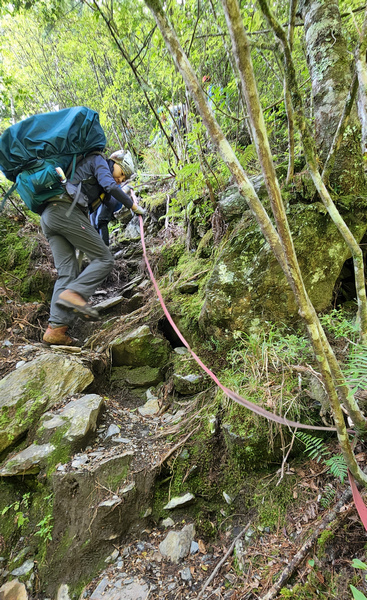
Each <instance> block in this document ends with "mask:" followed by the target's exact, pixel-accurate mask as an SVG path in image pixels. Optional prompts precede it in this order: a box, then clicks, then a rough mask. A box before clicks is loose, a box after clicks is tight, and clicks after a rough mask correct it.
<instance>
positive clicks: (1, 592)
mask: <svg viewBox="0 0 367 600" xmlns="http://www.w3.org/2000/svg"><path fill="white" fill-rule="evenodd" d="M0 598H1V600H28V594H27V590H26V587H25V585H24V583H20V581H18V579H13V580H12V581H8V582H7V583H4V585H2V586H1V587H0Z"/></svg>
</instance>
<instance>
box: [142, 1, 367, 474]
mask: <svg viewBox="0 0 367 600" xmlns="http://www.w3.org/2000/svg"><path fill="white" fill-rule="evenodd" d="M145 3H146V4H147V6H148V7H149V8H150V9H151V10H152V13H153V15H154V17H155V20H156V23H157V25H158V27H159V29H160V31H161V33H162V36H163V38H164V40H165V43H166V46H167V48H168V49H169V51H170V53H171V55H172V57H173V59H174V61H175V64H176V66H177V68H178V69H179V71H180V73H181V75H182V76H183V78H184V80H185V83H186V86H187V87H188V89H189V91H190V93H191V95H192V97H193V99H194V101H195V104H196V106H197V109H198V111H199V113H200V115H201V117H202V119H203V121H204V123H205V125H206V127H207V129H208V132H209V134H210V136H211V138H212V140H213V142H214V144H215V145H216V147H217V149H218V151H219V153H220V155H221V156H222V158H223V160H224V161H225V162H226V164H227V166H228V167H229V169H230V170H231V172H232V173H233V175H234V177H235V178H236V180H237V183H238V185H239V188H240V190H241V193H242V194H243V195H244V196H245V197H246V200H247V201H248V204H249V206H250V208H251V210H252V212H253V214H254V215H255V217H256V219H257V221H258V223H259V225H260V228H261V230H262V232H263V234H264V236H265V237H266V239H267V241H268V242H269V243H270V245H271V247H272V249H273V251H274V253H275V255H276V257H277V259H278V261H279V263H280V265H281V266H282V268H283V271H284V273H285V275H286V277H287V279H288V281H289V283H290V284H291V286H292V289H293V291H294V293H295V297H296V299H297V302H298V305H299V309H300V314H301V315H302V317H303V318H304V319H305V321H306V323H307V327H308V331H309V335H310V338H311V341H312V344H313V347H314V350H315V354H316V358H317V360H318V362H319V365H320V368H321V370H322V373H323V376H324V381H325V385H326V388H327V391H328V394H329V398H330V402H331V405H332V409H333V414H334V419H335V423H336V427H337V430H338V438H339V442H340V445H341V447H342V450H343V454H344V456H345V458H346V461H347V464H348V466H349V468H350V470H351V472H352V473H353V475H354V476H355V477H356V478H357V479H358V481H360V482H362V483H364V484H367V476H366V475H364V473H363V472H362V471H361V470H360V468H359V467H358V464H357V462H356V460H355V458H354V455H353V452H352V449H351V446H350V443H349V439H348V433H347V431H346V427H345V423H344V417H343V413H342V410H341V407H340V403H339V399H338V395H337V392H336V387H335V382H334V379H333V376H332V374H331V369H330V364H329V362H328V359H327V353H328V352H331V353H332V351H331V349H328V350H327V351H326V350H325V347H324V345H325V344H326V343H327V342H326V340H325V338H324V337H322V334H321V331H322V328H321V326H320V323H319V321H318V318H317V315H316V313H315V311H314V309H313V306H312V304H311V302H310V300H309V299H308V296H307V293H306V290H305V288H304V284H303V281H302V277H301V273H300V269H299V265H298V262H297V258H296V255H295V252H294V247H293V242H292V238H291V234H290V230H289V226H288V222H287V218H286V214H285V209H284V205H283V202H282V198H281V194H280V188H279V184H278V181H277V178H276V175H275V170H274V165H273V162H272V157H271V152H270V147H269V142H268V138H267V134H266V128H265V124H264V120H263V116H262V112H261V107H260V103H259V98H258V94H257V88H256V84H255V79H254V74H253V69H252V63H251V58H250V48H249V44H248V40H247V37H246V34H245V32H244V28H243V24H242V19H241V16H240V11H239V7H238V4H237V1H236V0H228V2H226V0H223V5H224V9H225V12H226V19H227V25H228V26H229V29H230V33H231V39H232V46H233V48H234V49H235V52H234V54H235V58H236V62H237V66H238V68H239V72H240V74H241V83H242V87H243V91H244V95H245V99H246V104H247V108H248V111H249V115H250V120H251V125H252V127H251V128H252V131H253V134H254V136H255V134H256V136H255V145H256V148H257V151H258V155H259V159H260V162H261V164H262V168H263V173H264V176H265V181H266V185H267V189H268V193H269V197H270V200H271V204H272V209H273V214H274V217H275V219H276V225H277V228H278V232H279V233H278V232H277V231H276V230H275V229H274V227H273V226H272V224H271V221H270V219H269V216H268V215H267V213H266V211H265V210H264V208H263V207H262V205H261V203H260V201H259V198H258V197H257V195H256V193H255V191H254V189H253V187H252V185H251V184H250V182H249V181H248V179H247V176H246V174H245V173H244V171H243V169H242V167H241V166H240V165H239V163H238V160H237V158H236V156H235V155H234V152H233V150H232V148H231V146H230V145H229V143H228V141H227V140H226V139H225V137H224V135H223V133H222V131H221V129H220V128H219V126H218V124H217V122H216V120H215V118H214V115H213V113H212V111H211V109H210V107H209V106H208V103H207V102H206V99H205V96H204V94H203V91H202V89H201V87H200V84H199V81H198V78H197V77H196V75H195V73H194V71H193V69H192V67H191V64H190V63H189V61H188V59H187V56H186V55H185V53H184V51H183V49H182V47H181V45H180V43H179V41H178V38H177V36H176V33H175V31H174V30H173V28H172V27H171V25H170V24H169V22H168V20H167V17H166V14H165V13H164V11H163V9H162V6H161V5H160V3H159V1H158V0H145ZM353 409H354V410H355V413H356V414H355V417H356V419H357V421H358V424H359V425H360V428H361V429H362V430H364V431H365V430H366V420H365V419H364V417H363V415H362V414H361V413H360V411H359V409H358V407H357V406H356V405H354V406H353Z"/></svg>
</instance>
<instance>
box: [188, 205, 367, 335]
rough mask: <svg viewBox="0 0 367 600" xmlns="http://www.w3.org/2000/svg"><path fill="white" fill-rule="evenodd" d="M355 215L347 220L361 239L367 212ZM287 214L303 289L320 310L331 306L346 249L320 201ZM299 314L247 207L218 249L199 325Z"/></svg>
mask: <svg viewBox="0 0 367 600" xmlns="http://www.w3.org/2000/svg"><path fill="white" fill-rule="evenodd" d="M357 214H358V213H357V211H356V215H355V216H353V218H349V223H348V224H349V226H350V228H351V230H352V232H353V234H354V236H355V237H356V239H357V240H358V241H359V240H360V239H361V238H362V236H363V234H364V232H365V231H366V218H365V216H366V215H365V216H364V218H363V216H362V215H363V211H362V209H360V210H359V214H358V217H357ZM288 218H289V222H290V226H291V229H292V235H293V240H294V245H295V249H296V253H297V257H298V260H299V264H300V268H301V271H302V275H303V278H304V283H305V286H306V289H307V292H308V294H309V296H310V299H311V301H312V303H313V305H314V306H315V309H316V311H322V310H324V309H326V308H327V307H328V306H329V305H330V302H331V299H332V295H333V290H334V287H335V283H336V281H337V279H338V277H339V275H340V272H341V270H342V267H343V264H344V262H345V261H346V259H347V258H349V257H350V251H349V249H348V247H347V245H346V243H345V242H344V240H343V239H342V237H341V236H340V234H339V233H338V231H337V229H336V227H335V225H334V223H333V222H332V221H331V219H330V217H329V216H328V215H327V214H325V209H324V207H323V205H321V204H320V203H315V204H310V205H307V204H296V205H293V206H291V207H290V209H289V217H288ZM346 218H347V216H346ZM297 317H298V309H297V305H296V302H295V299H294V296H293V292H292V290H291V289H290V286H289V285H288V283H287V281H286V279H285V276H284V274H283V271H282V270H281V268H280V266H279V264H278V262H277V260H276V259H275V257H274V255H273V253H272V251H271V249H270V247H269V245H268V243H267V242H266V241H265V239H264V237H263V236H262V234H261V232H260V230H259V227H258V226H257V224H256V223H255V222H254V219H253V217H252V216H251V214H250V212H249V211H248V212H247V213H246V214H245V215H244V216H243V218H242V220H241V221H240V222H239V223H237V224H236V225H235V226H233V227H232V231H231V233H230V235H229V238H228V239H226V241H225V243H224V244H223V246H222V248H221V250H220V252H219V253H218V258H217V260H216V262H215V264H214V268H213V271H212V274H211V277H210V279H209V281H208V283H207V287H206V294H205V302H204V305H203V308H202V311H201V315H200V322H201V325H202V326H203V327H204V328H205V329H206V331H207V332H210V331H211V332H212V333H215V332H216V331H218V328H219V329H228V330H231V331H235V330H240V331H247V332H249V331H254V330H256V329H257V328H258V326H259V325H262V324H263V323H264V321H270V322H282V323H289V324H290V323H292V322H293V321H294V320H295V319H296V318H297Z"/></svg>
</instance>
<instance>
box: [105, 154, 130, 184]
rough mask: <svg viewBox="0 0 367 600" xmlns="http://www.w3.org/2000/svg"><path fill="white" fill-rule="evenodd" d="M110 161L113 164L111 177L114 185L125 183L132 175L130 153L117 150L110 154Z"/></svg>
mask: <svg viewBox="0 0 367 600" xmlns="http://www.w3.org/2000/svg"><path fill="white" fill-rule="evenodd" d="M110 160H113V162H114V165H113V171H112V177H113V178H114V180H115V181H116V183H122V182H123V181H126V179H128V178H129V177H131V175H132V174H133V173H134V163H133V160H132V156H131V154H130V152H128V151H127V152H124V150H117V151H116V152H113V153H112V154H111V156H110Z"/></svg>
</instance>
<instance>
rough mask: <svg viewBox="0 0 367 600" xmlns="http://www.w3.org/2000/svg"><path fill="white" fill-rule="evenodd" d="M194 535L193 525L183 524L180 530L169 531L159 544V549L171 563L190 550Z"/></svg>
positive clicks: (176, 561)
mask: <svg viewBox="0 0 367 600" xmlns="http://www.w3.org/2000/svg"><path fill="white" fill-rule="evenodd" d="M194 535H195V528H194V525H192V524H190V525H185V527H184V528H183V529H182V530H181V531H170V532H169V533H168V535H167V537H166V538H165V539H164V540H163V542H161V543H160V544H159V551H160V553H161V554H162V556H164V557H165V558H168V559H169V560H171V561H172V562H173V563H178V561H179V560H180V559H182V558H184V557H185V556H187V555H188V554H189V552H190V546H191V542H192V541H193V538H194Z"/></svg>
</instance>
